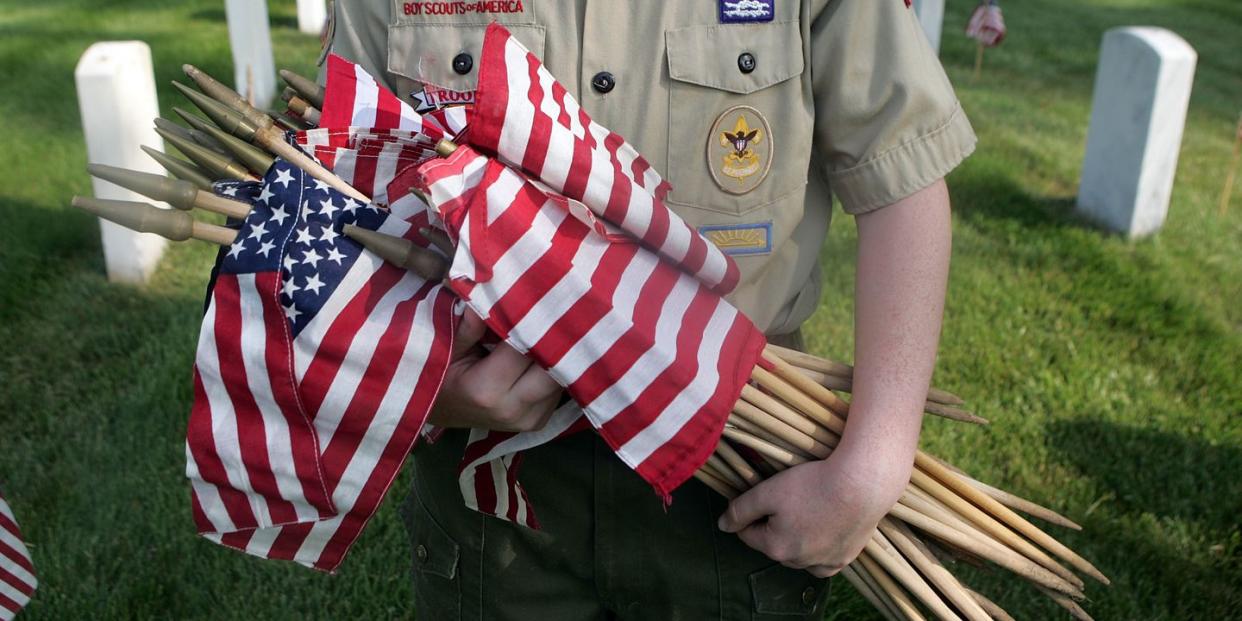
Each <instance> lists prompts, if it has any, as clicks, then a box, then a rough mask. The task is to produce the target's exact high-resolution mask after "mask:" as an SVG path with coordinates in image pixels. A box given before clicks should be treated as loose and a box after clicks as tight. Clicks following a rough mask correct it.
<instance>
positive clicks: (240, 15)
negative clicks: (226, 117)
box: [224, 0, 276, 108]
mask: <svg viewBox="0 0 1242 621" xmlns="http://www.w3.org/2000/svg"><path fill="white" fill-rule="evenodd" d="M224 13H225V15H226V16H227V19H228V23H229V46H230V47H232V49H233V83H234V85H235V90H236V91H237V92H239V93H241V94H242V96H243V97H246V98H247V99H251V100H253V101H254V104H255V105H256V106H258V107H259V108H267V107H268V106H269V105H270V104H271V103H272V97H274V96H275V95H276V61H275V60H273V58H272V33H271V27H270V26H269V24H268V18H267V3H266V2H257V1H256V0H225V2H224ZM251 89H253V91H254V92H253V94H252V93H251Z"/></svg>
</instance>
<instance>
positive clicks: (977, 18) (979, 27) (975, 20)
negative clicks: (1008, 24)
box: [966, 0, 1006, 47]
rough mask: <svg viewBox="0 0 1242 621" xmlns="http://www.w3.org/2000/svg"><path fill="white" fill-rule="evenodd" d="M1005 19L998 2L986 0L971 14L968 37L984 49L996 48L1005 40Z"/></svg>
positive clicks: (967, 30)
mask: <svg viewBox="0 0 1242 621" xmlns="http://www.w3.org/2000/svg"><path fill="white" fill-rule="evenodd" d="M1005 32H1006V31H1005V17H1004V15H1002V14H1001V8H1000V4H999V3H998V2H997V1H996V0H984V1H983V2H981V3H979V6H977V7H975V10H974V12H973V13H971V14H970V21H969V22H967V23H966V36H968V37H970V38H972V39H974V40H976V41H978V42H979V43H981V44H982V45H983V46H984V47H995V46H997V45H1000V42H1001V41H1003V40H1005Z"/></svg>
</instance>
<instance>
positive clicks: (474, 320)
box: [452, 307, 487, 360]
mask: <svg viewBox="0 0 1242 621" xmlns="http://www.w3.org/2000/svg"><path fill="white" fill-rule="evenodd" d="M485 334H487V324H485V323H483V320H482V319H479V316H478V315H476V314H474V311H473V310H470V308H469V307H467V308H466V310H465V312H463V313H462V314H461V321H459V322H458V323H457V334H456V335H454V336H453V358H452V359H453V360H457V359H458V358H461V357H462V355H464V354H465V353H466V352H468V351H470V350H471V349H473V348H474V346H475V345H477V344H478V343H479V340H481V339H482V338H483V336H484V335H485Z"/></svg>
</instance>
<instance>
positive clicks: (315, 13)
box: [298, 0, 328, 35]
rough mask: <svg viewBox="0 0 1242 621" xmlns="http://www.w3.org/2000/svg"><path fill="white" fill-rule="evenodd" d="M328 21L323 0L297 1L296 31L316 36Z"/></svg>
mask: <svg viewBox="0 0 1242 621" xmlns="http://www.w3.org/2000/svg"><path fill="white" fill-rule="evenodd" d="M326 21H328V9H327V5H326V3H325V0H298V30H301V31H302V32H305V33H306V34H312V35H317V34H319V32H320V31H321V30H323V23H324V22H326Z"/></svg>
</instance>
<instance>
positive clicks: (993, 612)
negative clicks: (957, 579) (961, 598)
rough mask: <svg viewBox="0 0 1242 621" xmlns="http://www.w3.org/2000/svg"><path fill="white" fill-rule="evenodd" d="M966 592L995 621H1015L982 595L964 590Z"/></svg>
mask: <svg viewBox="0 0 1242 621" xmlns="http://www.w3.org/2000/svg"><path fill="white" fill-rule="evenodd" d="M966 592H967V593H970V596H971V597H973V598H975V601H976V602H979V605H980V606H982V607H983V609H984V610H986V611H987V612H988V615H989V616H991V617H992V618H993V619H995V620H996V621H1016V620H1015V619H1014V618H1013V617H1011V616H1009V613H1007V612H1005V609H1004V608H1001V607H1000V606H997V605H996V602H994V601H992V600H990V599H988V598H986V597H984V596H983V594H981V593H979V592H978V591H972V590H970V589H966Z"/></svg>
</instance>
